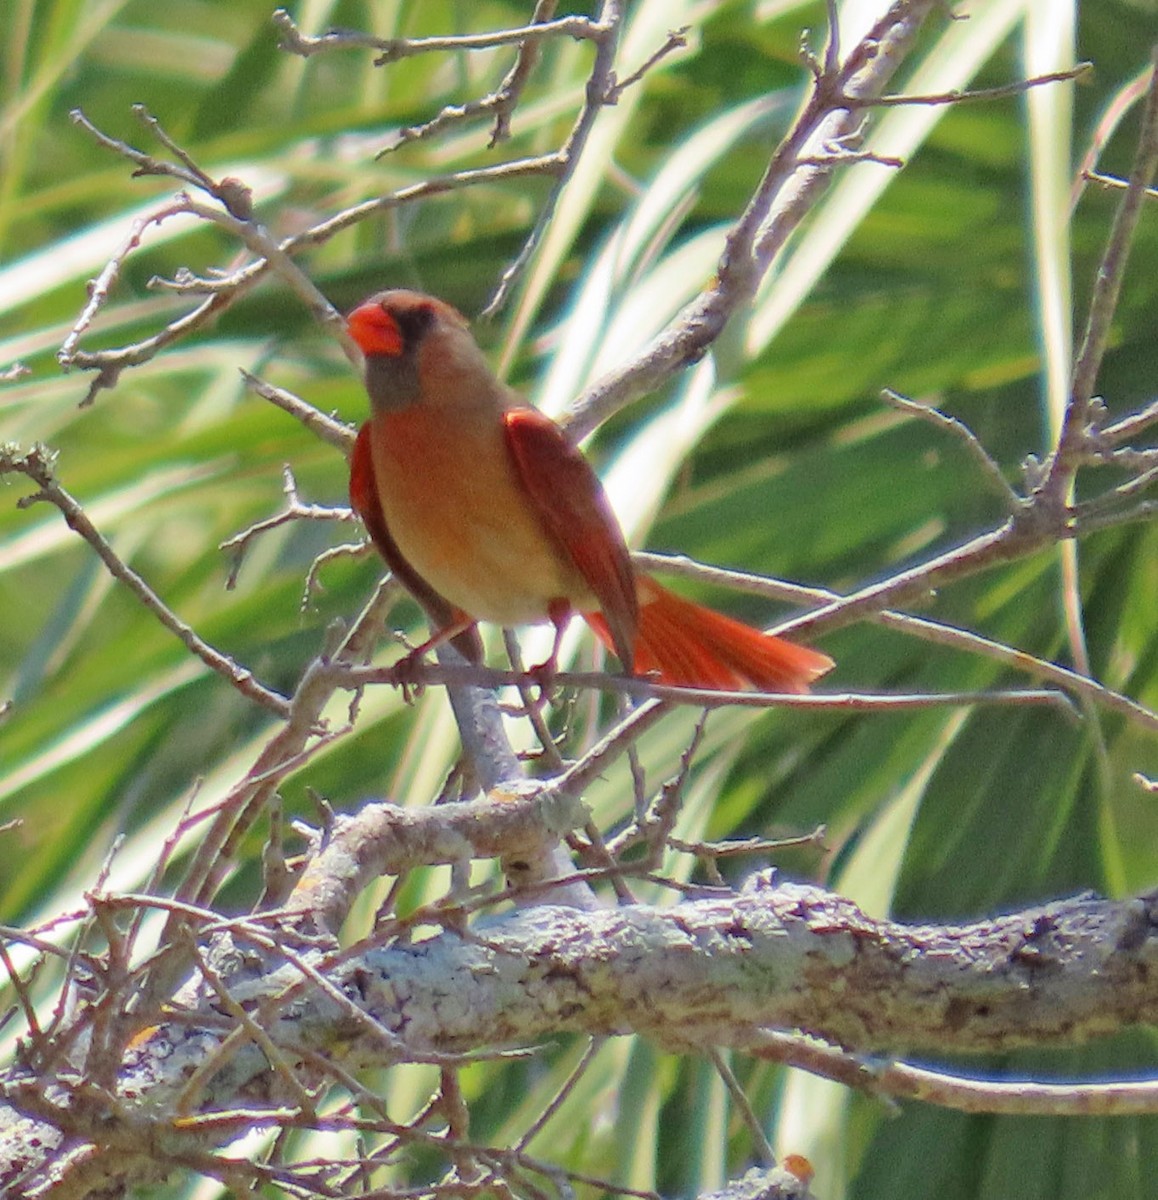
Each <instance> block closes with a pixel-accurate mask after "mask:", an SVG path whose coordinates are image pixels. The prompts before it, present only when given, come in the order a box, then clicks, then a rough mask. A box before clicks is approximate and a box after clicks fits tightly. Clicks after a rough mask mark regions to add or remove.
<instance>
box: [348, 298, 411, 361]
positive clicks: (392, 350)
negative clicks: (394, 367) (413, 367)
mask: <svg viewBox="0 0 1158 1200" xmlns="http://www.w3.org/2000/svg"><path fill="white" fill-rule="evenodd" d="M346 328H347V329H348V330H349V331H350V336H351V337H352V338H353V339H354V341H355V342H357V343H358V347H359V349H360V350H361V351H362V353H363V354H365V355H366V356H367V358H368V357H370V355H372V354H386V355H389V357H391V358H397V357H398V356H399V355H400V354H401V353H402V331H401V330H400V329H399V328H398V322H397V321H395V320H394V318H393V317H392V316H391V315H390V314H389V313H388V312H386V310H385V309H384V308H383V307H382V306H381V305H380V304H375V303H374V302H373V301H368V302H367V303H365V304H359V305H358V307H357V308H356V309H354V311H353V312H352V313H350V315H349V316H348V317H347V318H346Z"/></svg>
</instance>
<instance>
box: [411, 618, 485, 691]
mask: <svg viewBox="0 0 1158 1200" xmlns="http://www.w3.org/2000/svg"><path fill="white" fill-rule="evenodd" d="M474 624H476V622H475V620H474V618H473V617H470V616H467V614H466V613H464V612H463V611H462V610H461V609H456V610H455V612H454V615H453V617H452V618H451V620H450V621H449V622H447V624H445V625H443V626H441V627H440V628H438V629H436V630H435V631H434V632H433V633H432V634H431V635H430V637H428V638H427V639H426V641H424V642H423V643H422V645H421V646H415V647H414V649H412V650H408V651H407V652H406V653H405V654H404V655H403V656H402V657H401V658H400V659H399V660H398V661H397V662H396V663H395V664H394V666H393V667H391V668H390V675H391V682H392V683H393V684H394V685H395V686H396V687H400V688H401V689H402V696H403V699H405V701H406V702H407V703H408V704H409V703H410V701H411V699H412V698H413V694H414V693H415V692H417V691H419V690H421V688H422V678H421V676H422V667H423V665H424V664H423V659H424V658H425V657H426V655H427V654H429V653H430V651H431V650H437V649H438V647H439V646H442V645H445V644H446V643H447V642H449V641H453V640H454V638H456V637H458V635H459V634H460V633H465V632H466V631H467V630H468V629H470V628H471V627H472V626H473V625H474Z"/></svg>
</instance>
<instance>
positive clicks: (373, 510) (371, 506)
mask: <svg viewBox="0 0 1158 1200" xmlns="http://www.w3.org/2000/svg"><path fill="white" fill-rule="evenodd" d="M372 436H373V431H372V429H371V427H370V422H369V421H367V422H366V423H365V424H364V425H363V426H362V428H361V429H359V430H358V437H357V440H356V441H355V442H354V452H353V454H352V455H351V456H350V507H351V508H352V509H353V510H354V511H355V512H356V513H357V514H358V516H359V517H361V518H362V524H363V525H365V526H366V532H367V533H368V534H369V535H370V540H371V541H372V542H373V543H374V547H375V549H376V550H377V551H378V553H379V554H380V555H382V557H383V559H385V560H386V565H387V566H388V567H389V568H390V571H391V573H392V574H393V576H394V578H395V579H397V580H398V582H399V583H400V584H402V586H403V587H404V588H405V589H406V590H407V591H408V592H409V593H410V594H411V595H412V596H413V597H414V599H415V600H417V601H418V603H419V604H420V605H421V606H422V608H423V610H424V611H425V613H426V615H427V616H428V617H429V619H430V622H431V624H432V625H433V626H434V627H435V628H436V629H446V628H447V627H448V626H450V625H453V624H455V623H457V621H458V619H459V617H460V615H461V614H460V613H459V612H458V610H457V609H456V608H455V607H454V605H453V604H451V603H450V601H449V600H447V599H446V598H445V597H444V596H443V595H442V594H441V593H439V592H436V591H435V590H434V588H432V587H431V586H430V584H429V583H427V582H426V580H425V579H423V578H422V576H421V575H419V574H418V572H417V571H416V570H415V569H414V568H413V567H412V566H411V565H410V563H409V562H408V561H407V560H406V558H405V557H404V556H403V554H402V551H401V550H399V549H398V543H397V542H396V541H395V540H394V535H393V534H392V533H391V532H390V528H389V526H388V525H387V524H386V518H385V517H384V516H383V515H382V506H381V504H380V503H379V501H378V485H377V484H376V483H375V482H374V457H373V454H372V452H371V449H370V439H371V437H372ZM451 642H452V644H453V645H454V646H455V648H456V649H457V650H458V652H459V653H460V654H462V655H463V656H464V657H465V658H466V659H467V660H468V661H469V662H475V663H478V662H482V657H483V654H482V641H481V639H480V638H479V635H478V630H477V629H474V628H471V629H469V630H467V631H466V632H465V633H460V634H459V635H458V636H457V637H454V638H452V639H451Z"/></svg>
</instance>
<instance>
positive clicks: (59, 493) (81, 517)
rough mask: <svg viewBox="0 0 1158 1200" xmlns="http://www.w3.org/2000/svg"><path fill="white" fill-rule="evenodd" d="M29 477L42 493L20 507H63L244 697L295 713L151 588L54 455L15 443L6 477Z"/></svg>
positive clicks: (109, 564) (0, 469) (128, 583)
mask: <svg viewBox="0 0 1158 1200" xmlns="http://www.w3.org/2000/svg"><path fill="white" fill-rule="evenodd" d="M13 472H15V473H19V474H21V475H26V476H27V477H28V478H29V479H31V480H32V481H33V483H35V484H36V486H37V489H38V490H37V491H36V492H34V493H33V494H32V495H30V496H25V497H23V498H22V499H21V500H19V501H18V502H17V506H18V507H20V508H27V507H28V506H29V505H31V504H36V503H38V502H40V501H45V502H46V503H48V504H51V505H53V506H54V507H55V508H57V509H59V510H60V514H61V516H63V517H64V519H65V522H66V523H67V524H68V527H69V528H70V529H72V530H73V531H74V532H76V533H78V534H79V535H80V536H81V537H82V538H83V539H84V540H85V541H86V542H87V543H88V544H89V545H90V546H91V547H92V548H93V550H95V551H96V554H97V556H98V557H99V558H100V560H101V562H103V563H104V564H105V567H106V568H107V569H108V572H109V574H110V575H112V577H113V578H114V579H116V580H117V581H118V582H119V583H123V584H124V585H125V587H127V588H128V589H129V591H130V592H132V593H133V595H134V596H136V598H137V599H138V600H139V601H140V602H141V603H142V604H143V605H144V606H145V608H147V609H148V610H149V612H151V613H152V614H153V616H155V617H156V618H157V620H158V621H159V622H160V623H161V624H162V625H163V626H164V627H165V628H166V629H168V630H169V632H170V633H172V634H174V635H175V636H176V637H177V638H178V639H179V640H180V642H181V644H182V645H183V646H185V648H186V649H187V650H189V652H190V653H191V654H193V655H195V656H196V657H197V658H199V659H200V660H201V661H202V662H203V663H204V664H205V665H206V666H207V667H209V668H210V670H212V671H215V672H217V674H218V675H220V676H222V678H224V679H226V680H228V681H229V683H230V684H231V685H232V686H233V687H235V688H236V689H237V690H238V691H239V692H240V693H241V694H242V695H243V696H245V697H247V698H248V699H250V700H254V701H256V702H257V703H258V704H260V705H261V706H262V707H263V708H267V709H269V710H270V712H272V713H275V714H276V715H277V716H279V717H283V718H284V717H287V716H288V715H289V712H290V702H289V700H288V699H287V698H286V697H285V696H283V695H281V694H280V693H279V692H275V691H273V690H272V689H271V688H267V687H266V686H265V685H264V684H261V683H259V682H258V680H257V678H256V677H255V676H254V674H253V672H252V671H250V670H248V669H247V668H245V667H242V666H241V665H240V664H239V663H237V662H236V661H235V660H234V659H232V658H230V657H229V655H227V654H222V653H221V651H219V650H216V649H214V648H213V647H212V646H211V645H209V643H208V642H206V641H205V640H204V639H203V638H201V637H200V636H199V635H198V634H197V632H196V631H195V630H194V629H193V628H192V627H191V626H189V625H186V624H185V622H184V621H182V620H181V619H180V617H178V616H177V614H176V613H174V612H173V610H172V609H171V608H169V606H168V605H167V604H166V603H165V602H164V601H163V600H162V599H161V597H160V596H158V595H157V593H156V592H154V591H153V589H152V588H151V587H149V585H148V584H147V583H146V582H145V581H144V580H143V579H142V578H141V577H140V575H138V574H137V573H136V571H134V570H133V569H132V568H131V567H130V566H129V565H128V564H127V563H125V562H123V561H122V560H121V559H120V557H119V556H118V555H117V552H116V551H115V550H114V549H113V548H112V546H110V545H109V543H108V542H107V541H106V540H105V538H104V537H103V536H102V535H101V533H100V531H99V530H98V529H97V528H96V526H95V525H94V524H93V523H92V522H91V521H90V520H89V518H88V516H87V514H86V513H85V511H84V508H83V507H82V506H81V505H80V503H79V502H78V501H77V500H75V499H74V498H73V497H72V496H70V495H69V493H68V492H66V491H65V490H64V488H62V487H61V486H60V484H59V483H58V482H57V479H56V473H55V470H54V456H53V455H52V454H50V453H49V452H48V451H47V450H45V449H44V448H43V447H40V446H34V447H33V448H32V449H31V450H29V451H28V452H26V453H24V452H21V451H19V450H17V449H15V448H13V447H7V448H5V449H4V450H3V452H0V475H4V474H8V473H13Z"/></svg>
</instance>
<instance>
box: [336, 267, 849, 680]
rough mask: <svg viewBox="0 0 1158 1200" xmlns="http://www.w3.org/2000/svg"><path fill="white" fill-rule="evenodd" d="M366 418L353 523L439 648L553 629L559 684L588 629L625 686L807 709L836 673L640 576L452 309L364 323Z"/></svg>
mask: <svg viewBox="0 0 1158 1200" xmlns="http://www.w3.org/2000/svg"><path fill="white" fill-rule="evenodd" d="M346 328H347V330H348V332H349V334H350V336H351V337H352V339H353V340H354V342H356V343H357V345H358V347H359V348H360V349H361V351H362V355H363V358H364V362H365V367H364V382H365V386H366V391H367V393H368V395H369V400H370V416H369V419H368V420H367V421H366V422H365V424H364V425H363V426H362V427H361V429H360V430H359V432H358V435H357V438H356V440H355V443H354V448H353V452H352V455H351V461H350V505H351V507H352V508H353V510H354V511H355V512H356V513H357V514H358V515H359V516H360V517H361V519H362V522H363V524H364V525H365V527H366V530H367V532H368V533H369V535H370V539H371V541H372V542H373V544H374V545H375V547H376V548H377V549H378V551H379V553H380V554H381V556H382V557H383V558H384V559H385V561H386V564H387V566H389V567H390V569H391V570H392V572H393V573H394V576H395V577H396V578H397V579H398V580H399V582H400V583H401V584H402V585H403V586H404V587H405V588H406V589H407V590H408V591H409V592H410V593H411V594H412V595H413V596H414V598H415V599H416V600H417V601H418V602H419V603H420V604H421V606H422V607H423V608H424V609H425V611H426V613H427V615H428V617H429V618H430V620H431V623H432V626H433V632H432V635H431V637H430V639H429V640H428V641H427V642H425V643H424V644H423V645H421V646H419V647H418V648H417V650H415V651H412V652H411V655H410V656H408V657H410V658H411V659H412V660H414V659H415V656H419V657H420V656H421V655H422V654H424V653H425V652H427V651H429V650H431V649H433V648H434V647H436V646H438V645H440V644H442V643H444V642H447V641H453V642H454V644H455V645H456V646H457V647H458V648H459V649H460V650H462V652H463V653H464V654H465V655H466V657H467V658H468V659H469V660H470V661H472V662H479V661H481V642H480V641H479V639H478V634H477V630H476V625H477V623H478V622H479V621H486V622H493V623H495V624H498V625H502V626H521V625H528V624H538V623H542V622H550V623H552V624H553V625H554V627H555V642H554V647H553V650H552V653H551V657H550V658H549V659H548V660H547V662H546V663H544V664H542V666H541V667H540V668H535V670H538V671H544V670H546V671H548V673H549V672H550V671H551V670H553V669H554V664H555V662H556V659H557V654H558V649H559V643H560V639H561V637H562V634H563V631H564V630H565V628H566V627H567V625H568V622H569V621H570V620H571V618H572V616H573V615H575V614H578V615H580V616H581V617H582V618H583V620H584V621H586V623H587V624H588V625H589V626H590V627H591V629H592V630H593V631H594V633H595V635H596V636H597V637H598V639H599V640H600V641H601V642H602V643H603V644H604V646H606V647H607V649H608V650H610V651H611V652H613V653H614V654H615V655H616V657H617V658H618V660H619V663H620V665H621V667H622V669H623V671H624V672H625V673H626V674H627V675H632V676H643V677H650V678H652V679H653V680H655V681H656V682H658V683H661V684H665V685H670V686H676V687H693V688H702V689H711V690H714V691H720V690H723V691H734V690H752V689H755V690H759V691H774V692H783V693H796V694H800V693H804V692H807V691H808V689H809V685H810V684H811V683H812V682H813V681H815V680H816V679H818V678H819V677H820V676H821V675H823V674H825V672H827V671H829V670H830V669H831V668H832V666H833V661H832V659H831V658H829V657H828V655H826V654H823V653H821V652H820V651H818V650H814V649H812V648H811V647H808V646H801V645H798V644H796V643H794V642H790V641H787V640H785V639H783V638H779V637H775V636H773V635H771V634H767V633H764V632H763V631H761V630H758V629H753V628H752V627H751V626H748V625H745V624H743V623H742V622H740V621H737V620H734V619H733V618H731V617H728V616H725V615H723V614H721V613H718V612H715V611H714V610H712V609H709V608H706V607H704V606H702V605H699V604H696V603H693V602H692V601H690V600H687V599H685V598H684V597H682V596H679V595H677V594H676V593H675V592H673V591H671V590H670V589H668V588H666V587H664V586H662V585H661V584H660V583H659V582H657V581H656V580H655V579H654V578H653V577H652V576H651V575H649V574H646V573H643V572H640V571H637V570H636V569H635V567H634V566H633V564H632V561H631V555H630V552H629V550H628V548H627V544H626V542H625V540H624V535H623V531H622V530H621V528H620V525H619V522H618V520H617V519H616V517H615V514H614V512H613V511H612V508H611V505H610V503H609V501H608V498H607V494H606V492H605V491H604V489H603V485H602V484H601V483H600V481H599V478H598V476H597V475H596V473H595V471H594V469H593V468H592V467H591V465H590V463H589V462H588V461H587V459H586V458H585V457H584V456H583V454H582V452H581V451H580V450H579V448H578V447H577V446H576V445H574V444H573V443H572V442H571V440H570V439H569V438H568V437H567V434H566V433H565V432H564V430H563V429H562V428H561V427H560V426H559V425H558V424H556V423H555V422H554V421H553V420H552V419H551V418H550V417H548V416H547V415H546V414H545V413H542V412H540V411H539V410H538V409H536V408H534V407H532V406H531V405H529V404H527V403H525V402H524V401H523V400H522V399H521V398H520V397H519V396H518V394H517V393H516V392H515V391H514V390H513V389H511V388H510V387H508V386H507V385H506V384H505V383H503V382H502V381H500V380H499V379H498V378H497V376H496V375H495V374H494V373H493V372H492V371H491V369H490V367H489V365H488V363H487V360H486V358H485V356H484V354H483V352H482V350H481V349H480V347H479V346H478V344H477V342H476V341H475V339H474V337H473V336H472V334H471V331H470V327H469V323H468V322H467V320H466V319H465V318H464V317H463V316H462V314H461V313H459V312H458V311H457V310H456V309H455V308H453V307H452V306H451V305H450V304H447V303H445V302H444V301H442V300H439V299H436V298H435V297H433V296H428V295H424V294H423V293H420V292H415V291H408V290H403V289H392V290H389V291H383V292H378V293H376V294H375V295H373V296H371V297H369V299H367V300H365V301H363V302H362V303H361V304H359V305H358V306H357V307H356V308H354V309H353V310H352V311H351V312H350V313H349V315H348V316H347V318H346Z"/></svg>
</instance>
